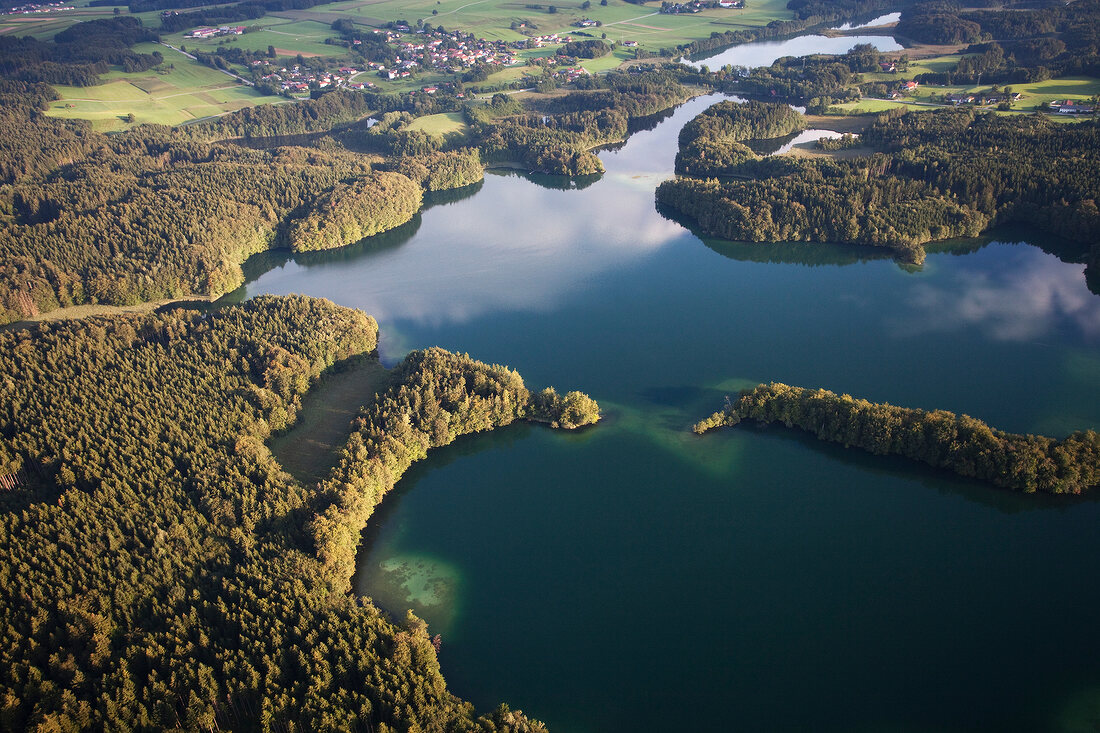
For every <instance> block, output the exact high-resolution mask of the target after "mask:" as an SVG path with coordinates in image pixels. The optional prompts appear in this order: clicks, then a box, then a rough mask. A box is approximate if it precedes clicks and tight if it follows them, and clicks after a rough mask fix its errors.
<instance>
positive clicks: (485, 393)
mask: <svg viewBox="0 0 1100 733" xmlns="http://www.w3.org/2000/svg"><path fill="white" fill-rule="evenodd" d="M376 343H377V327H376V325H375V323H374V321H373V320H372V319H371V318H370V317H368V316H366V315H364V314H363V313H361V312H358V311H354V310H350V309H346V308H340V307H337V306H335V305H333V304H331V303H329V302H328V301H323V300H315V299H310V298H304V297H288V298H276V297H261V298H256V299H253V300H250V301H248V302H246V303H244V304H242V305H239V306H230V307H226V308H222V309H220V310H218V311H216V312H214V313H212V314H209V315H202V314H199V313H196V312H192V311H186V310H177V311H173V312H169V313H164V314H156V315H148V316H119V317H114V318H110V319H105V318H94V319H88V320H84V321H70V322H62V323H59V324H42V325H41V326H40V327H39V328H38V329H36V330H34V331H28V330H22V331H14V332H7V333H2V334H0V472H2V477H3V480H2V481H0V486H2V487H4V488H3V489H2V490H0V551H2V552H3V555H4V558H5V561H4V563H3V564H0V727H2V728H3V729H5V730H77V729H89V728H92V729H126V730H133V729H144V730H151V729H167V728H185V729H189V730H199V729H201V730H212V729H216V730H252V729H263V730H291V729H295V730H311V731H312V730H315V731H333V732H335V731H416V730H419V731H443V730H447V731H485V732H486V733H489V732H490V731H537V730H542V726H541V725H540V724H538V723H536V722H533V721H529V720H527V719H526V718H525V717H524V716H523V715H522V714H520V713H513V712H510V711H508V709H507V708H505V707H501V708H499V709H498V710H497V711H495V712H494V713H492V714H490V715H485V716H478V715H477V714H475V712H474V711H473V709H472V708H471V706H470V705H469V704H467V703H464V702H462V701H461V700H459V699H457V698H455V697H454V696H453V695H452V694H451V693H450V692H449V691H448V690H447V688H446V685H445V683H444V680H443V678H442V677H441V676H440V674H439V666H438V662H437V660H436V651H435V649H434V647H433V645H432V643H431V640H430V639H429V636H428V633H427V631H426V629H425V625H424V623H423V622H421V621H419V620H418V619H416V618H415V617H412V616H410V617H408V618H407V619H399V620H394V619H389V618H387V617H386V616H385V615H384V614H383V613H382V612H380V611H379V610H378V609H377V608H375V607H374V606H372V605H371V604H370V603H367V602H364V601H363V600H362V599H359V598H356V597H354V596H352V595H350V594H349V590H350V580H351V575H350V573H351V570H352V565H351V563H352V560H353V558H354V554H355V547H356V546H357V545H358V540H359V537H358V532H359V529H361V527H362V525H363V523H365V522H366V520H367V518H369V516H370V512H371V510H372V509H373V507H374V505H375V504H376V503H377V502H378V501H379V500H380V499H381V497H382V495H383V494H384V493H385V491H386V490H388V489H389V488H390V487H391V486H392V485H393V483H394V482H396V481H397V480H398V479H399V478H400V476H401V473H402V472H403V471H404V470H405V469H406V468H407V467H408V465H409V463H410V462H411V461H413V460H416V459H418V458H422V457H423V456H424V452H425V451H426V450H427V449H428V448H429V447H434V446H437V445H444V444H446V443H448V442H450V441H451V440H454V439H455V438H456V437H457V436H459V435H462V434H465V433H469V432H472V431H477V430H486V429H492V428H494V427H498V426H500V425H504V424H507V423H509V422H511V421H513V420H515V419H519V418H523V417H527V416H532V417H535V418H538V419H548V418H553V419H556V420H563V419H565V416H566V410H565V408H564V406H563V407H562V409H560V410H559V411H558V412H557V413H554V414H546V413H545V408H544V406H543V405H541V404H535V401H533V400H532V399H531V396H530V394H529V393H528V391H527V390H526V388H525V386H524V385H523V382H522V380H521V379H520V378H519V376H518V375H517V374H516V373H515V372H513V371H511V370H508V369H506V368H504V367H491V366H488V365H485V364H481V363H479V362H476V361H474V360H472V359H470V358H469V357H465V356H456V355H453V354H448V353H447V352H443V351H440V350H430V351H428V352H414V353H413V354H411V355H410V356H409V358H408V359H407V360H406V361H405V362H404V363H403V364H402V365H401V366H399V367H398V368H397V370H396V374H395V375H394V379H393V380H391V384H392V386H391V387H390V389H389V391H387V392H385V393H384V394H381V395H377V396H375V397H374V398H369V397H365V399H367V400H371V401H369V402H368V404H367V405H366V407H364V409H363V411H362V413H361V416H360V417H359V418H358V419H357V420H356V422H355V425H354V429H353V432H352V438H351V440H350V441H349V443H348V446H347V448H346V449H345V451H344V456H343V460H342V461H341V463H340V465H339V467H338V468H337V469H336V470H335V471H334V473H333V475H332V476H331V478H330V479H328V480H326V481H325V482H323V483H322V485H321V486H320V487H316V486H304V485H301V484H299V483H297V482H296V481H295V480H294V479H293V478H292V477H291V476H290V475H289V474H287V473H286V472H285V471H284V470H283V469H282V468H281V467H280V466H279V465H278V463H277V462H276V461H275V460H274V459H273V457H272V456H271V454H270V452H269V451H268V449H267V447H266V446H265V440H266V439H267V438H268V437H269V436H270V435H271V434H272V433H273V432H275V431H278V430H281V429H283V428H285V427H287V426H288V425H289V424H290V423H291V422H292V421H293V420H294V418H295V416H296V414H297V412H298V410H299V409H300V405H301V398H302V395H303V394H304V393H305V391H306V390H307V389H308V388H309V386H310V384H311V383H312V382H313V381H314V380H315V379H316V378H317V377H318V375H320V374H321V373H322V371H323V370H325V369H326V368H328V367H330V366H331V365H333V364H334V363H336V362H337V361H339V360H342V359H345V358H348V357H350V356H352V355H355V354H365V353H369V352H371V351H372V350H373V349H374V348H375V345H376ZM564 401H565V400H562V401H561V402H564ZM573 401H574V402H575V403H580V404H583V405H585V406H586V407H587V409H588V412H587V414H586V415H585V419H586V420H592V419H595V418H596V417H597V416H598V408H596V407H595V404H594V403H591V401H589V400H587V398H583V399H582V398H581V397H577V398H573Z"/></svg>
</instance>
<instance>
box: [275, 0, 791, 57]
mask: <svg viewBox="0 0 1100 733" xmlns="http://www.w3.org/2000/svg"><path fill="white" fill-rule="evenodd" d="M536 4H538V5H541V6H542V8H541V9H538V8H531V7H528V5H536ZM550 5H554V7H555V8H556V10H557V12H555V13H550V12H549V7H550ZM659 9H660V3H657V2H650V3H647V4H645V5H633V4H630V3H626V2H623V0H608V4H607V5H606V6H601V5H600V4H599V3H598V2H593V3H592V4H591V7H589V8H588V9H584V10H582V9H581V3H580V2H575V1H570V2H565V3H560V2H559V3H548V2H541V3H526V2H509V1H508V0H474V1H473V2H471V1H470V0H381V1H380V2H369V1H368V2H364V0H350V1H349V2H342V3H332V4H329V5H324V6H321V8H318V9H311V10H302V11H288V12H286V13H276V15H279V16H284V17H286V16H289V15H290V14H293V17H296V18H312V17H315V16H316V17H317V19H318V20H320V19H321V15H322V14H323V15H324V19H325V20H329V21H330V22H331V19H334V18H335V17H336V16H339V17H347V18H350V19H351V20H352V21H354V22H356V23H360V24H362V25H365V26H375V25H376V24H377V23H378V22H389V21H397V20H405V21H409V22H411V23H415V22H416V21H417V20H418V19H422V20H424V21H425V22H430V23H432V24H433V25H442V26H443V27H445V28H447V29H448V30H455V29H458V30H462V31H465V32H468V33H473V34H474V35H476V36H478V37H480V38H487V39H493V40H497V39H500V40H509V41H512V40H519V39H521V38H523V36H522V35H521V34H520V33H519V32H517V31H513V30H511V29H510V27H511V25H512V23H513V22H515V23H526V24H527V29H528V30H531V31H533V32H535V33H538V34H548V33H569V32H574V33H575V32H576V31H577V30H579V29H577V28H574V27H573V26H572V24H573V23H574V22H575V21H578V20H580V19H581V18H591V19H592V20H597V21H600V22H601V23H603V26H602V27H600V28H588V29H586V32H588V33H590V34H592V35H595V36H597V37H598V36H599V34H601V33H607V37H608V39H609V40H614V41H621V40H636V41H638V43H639V45H640V46H641V47H642V48H645V49H648V50H657V49H660V48H664V47H669V46H675V45H677V44H680V43H687V42H690V41H693V40H697V39H700V38H708V37H709V36H710V34H711V33H712V32H723V31H728V30H738V29H741V28H750V27H755V26H761V25H766V24H767V23H769V22H771V21H773V20H776V19H783V20H785V19H789V18H791V17H792V14H791V12H790V11H789V10H787V7H786V2H785V0H759V1H756V0H753V1H752V2H750V7H749V8H746V9H744V10H708V11H705V12H703V13H698V14H694V15H661V14H659V13H658V11H659ZM433 11H435V13H436V14H435V15H433V14H432V13H433Z"/></svg>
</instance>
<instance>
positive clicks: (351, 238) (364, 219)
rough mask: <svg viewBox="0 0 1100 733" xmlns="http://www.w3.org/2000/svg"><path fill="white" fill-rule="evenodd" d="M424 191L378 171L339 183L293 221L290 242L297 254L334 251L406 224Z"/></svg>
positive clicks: (390, 174)
mask: <svg viewBox="0 0 1100 733" xmlns="http://www.w3.org/2000/svg"><path fill="white" fill-rule="evenodd" d="M422 198H423V191H422V190H421V188H420V186H419V185H417V184H416V183H414V182H413V181H411V180H409V178H408V177H407V176H404V175H402V174H400V173H390V172H385V171H384V172H378V173H373V174H371V175H370V176H369V177H367V178H360V179H358V180H356V181H354V182H352V183H348V184H344V183H337V184H336V185H335V186H334V187H333V188H332V190H331V191H329V192H328V193H326V194H325V195H324V196H320V197H318V198H317V200H316V201H315V202H314V203H313V205H312V206H311V208H310V211H309V213H308V214H307V215H306V216H304V217H302V218H301V219H295V220H294V221H293V222H291V224H290V227H289V231H288V240H289V243H290V247H291V249H293V250H295V251H296V252H309V251H313V250H318V249H335V248H336V247H343V246H345V245H348V244H352V243H354V242H358V241H359V240H360V239H363V238H365V237H369V236H371V235H373V234H378V233H379V232H384V231H386V230H387V229H393V228H394V227H396V226H399V225H401V224H404V223H405V222H407V221H408V220H409V219H411V218H412V217H413V215H414V214H415V213H416V212H417V211H419V210H420V204H421V201H422Z"/></svg>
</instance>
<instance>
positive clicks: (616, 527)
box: [239, 95, 1100, 733]
mask: <svg viewBox="0 0 1100 733" xmlns="http://www.w3.org/2000/svg"><path fill="white" fill-rule="evenodd" d="M719 98H720V97H718V96H716V95H712V96H710V97H703V98H698V99H695V100H692V101H691V102H689V103H687V104H685V105H683V106H682V107H680V108H679V109H677V110H676V111H675V112H674V113H673V114H671V116H667V117H666V118H664V119H663V120H661V121H659V122H657V124H656V127H654V128H653V129H649V130H643V131H640V132H637V133H636V134H634V135H633V136H632V137H631V138H630V140H629V141H628V142H627V143H626V144H625V145H624V146H621V147H620V148H618V149H616V150H605V151H603V152H601V153H600V156H601V158H602V160H603V161H604V164H605V166H606V168H607V173H606V175H604V176H603V177H602V178H600V179H598V180H592V179H587V180H582V181H576V182H568V181H563V180H562V179H555V178H548V177H539V176H527V175H519V174H515V173H491V174H489V175H487V176H486V179H485V181H484V183H482V184H480V185H478V186H474V187H471V188H470V189H467V190H464V191H460V192H451V193H450V194H448V195H447V196H445V197H440V198H438V199H437V200H436V202H435V203H434V204H432V205H430V206H429V207H427V208H426V209H425V210H424V211H423V212H422V214H420V215H418V216H417V217H416V218H415V219H414V220H413V221H412V222H410V223H409V224H407V225H405V226H404V227H401V228H400V229H399V230H396V231H394V232H390V233H387V234H386V235H382V236H380V237H375V238H373V239H370V240H366V241H364V242H362V243H360V244H358V245H355V246H353V247H350V248H346V249H344V250H339V251H336V252H328V253H323V254H314V255H302V256H298V257H296V258H294V259H285V257H283V258H282V259H279V258H268V260H266V263H265V264H263V265H262V267H264V268H270V269H268V270H267V271H266V272H263V273H262V274H256V275H255V276H254V279H253V280H252V281H251V282H249V283H248V285H247V286H246V287H245V289H244V291H243V292H242V293H240V294H239V295H242V296H248V297H250V296H253V295H256V294H260V293H291V292H300V293H307V294H310V295H317V296H324V297H327V298H331V299H332V300H334V301H336V302H338V303H342V304H344V305H349V306H355V307H359V308H362V309H363V310H365V311H367V312H368V313H371V314H373V315H374V316H376V317H377V318H378V321H379V323H380V326H381V329H382V341H381V346H380V349H381V352H382V356H383V358H384V360H385V361H386V362H387V363H393V362H395V361H397V360H399V359H400V358H401V357H402V356H403V355H404V354H405V353H406V352H407V351H408V350H409V349H414V348H421V347H427V346H432V345H439V346H443V347H445V348H448V349H451V350H455V351H465V352H469V353H471V354H472V355H474V356H476V357H477V358H479V359H482V360H484V361H488V362H497V363H506V364H509V365H510V366H513V367H515V368H517V369H518V370H519V371H520V372H521V374H523V375H524V378H525V379H526V381H527V383H528V385H529V386H531V387H533V388H541V387H542V386H544V385H547V384H552V385H553V386H555V387H556V388H558V389H559V391H560V390H568V389H581V390H584V391H586V392H588V393H589V394H591V395H592V396H593V397H594V398H596V399H597V400H598V401H599V402H600V404H601V405H602V407H603V409H604V413H605V419H604V421H603V422H602V423H601V424H600V425H597V426H595V427H594V428H591V429H587V430H584V431H582V432H579V433H572V434H571V433H563V432H557V431H552V430H549V429H546V428H543V427H533V426H514V427H512V428H509V429H505V430H502V431H499V432H496V433H493V434H490V435H486V436H478V437H471V438H466V439H462V440H460V441H459V442H457V443H456V444H454V445H452V446H449V447H448V448H445V449H441V450H439V451H435V452H434V453H433V454H432V455H431V456H430V457H429V459H428V460H427V461H424V462H422V463H421V464H418V465H417V466H415V467H414V468H413V470H412V471H410V473H409V474H408V475H407V476H406V478H405V479H403V480H402V482H401V483H400V484H399V486H398V488H397V490H395V492H394V494H393V495H391V496H390V497H388V498H387V499H386V501H385V502H384V503H383V505H382V506H381V507H380V509H379V512H378V513H377V514H376V515H375V517H374V519H373V520H372V524H371V526H370V527H369V528H368V530H367V533H366V536H365V537H364V548H363V551H362V552H361V554H360V563H359V573H358V576H357V578H356V580H355V587H356V590H357V591H358V592H360V593H363V594H366V595H369V596H372V597H373V598H374V599H375V600H376V601H377V602H378V603H379V604H380V605H381V606H383V607H384V608H387V609H389V610H391V611H393V612H394V613H395V615H398V616H401V615H403V613H404V609H405V608H410V607H411V608H413V609H414V610H415V612H416V613H417V614H419V615H421V616H422V617H424V618H425V619H427V620H428V621H429V623H430V629H431V633H440V634H442V638H443V644H442V649H441V652H440V655H439V658H440V663H441V665H442V668H443V672H444V674H445V676H446V677H447V680H448V682H449V684H450V686H451V689H452V690H453V691H454V692H455V693H456V694H458V695H460V696H462V697H464V698H466V699H469V700H471V701H472V702H474V703H475V704H476V705H477V706H478V707H479V708H481V709H483V710H488V709H491V708H492V707H495V705H496V704H497V703H498V702H500V701H506V702H508V703H509V705H511V706H512V707H513V708H519V709H522V710H524V711H525V712H527V713H528V714H530V715H532V716H533V717H536V718H538V719H541V720H544V721H546V722H547V723H548V724H549V725H550V726H551V729H552V730H555V731H579V732H587V731H611V732H613V733H617V732H620V731H622V732H626V731H656V730H744V731H804V730H815V731H880V730H891V731H944V730H952V731H954V730H959V731H964V730H965V731H1036V730H1052V731H1072V730H1089V728H1087V727H1084V726H1085V725H1086V724H1087V723H1088V721H1095V720H1096V718H1097V715H1098V713H1100V655H1098V652H1100V626H1098V624H1096V621H1095V609H1096V608H1098V607H1100V584H1097V582H1096V578H1097V576H1098V573H1100V532H1098V531H1097V527H1098V526H1100V502H1096V501H1095V500H1080V499H1072V498H1066V499H1060V498H1055V497H1032V496H1025V495H1017V494H1012V493H1009V492H1005V491H1001V490H997V489H993V488H990V487H986V486H983V485H980V484H976V483H974V482H971V481H966V480H963V479H959V478H956V477H953V476H950V475H946V474H944V473H941V472H937V471H933V470H930V469H927V468H924V467H921V466H916V465H913V464H910V463H907V462H905V461H902V460H899V459H892V458H883V457H875V456H870V455H866V454H863V453H860V452H857V451H852V450H845V449H844V448H842V447H840V446H836V445H831V444H824V443H820V442H818V441H815V440H812V439H810V438H807V437H805V436H803V435H800V434H798V433H796V432H793V431H789V430H786V429H782V428H767V429H761V428H757V427H752V426H738V427H737V428H734V429H728V430H724V431H719V432H716V433H713V434H709V435H707V436H703V437H697V436H694V435H692V434H690V433H689V432H688V427H689V426H690V425H691V424H692V423H693V422H695V421H696V420H698V419H700V418H702V417H705V416H707V415H709V414H710V413H711V412H713V411H715V410H718V409H719V408H720V407H721V406H722V404H723V402H724V398H725V396H726V395H732V394H735V393H736V391H737V390H738V389H740V388H741V387H743V386H748V385H752V384H756V383H758V382H761V381H772V380H775V381H783V382H787V383H790V384H796V385H802V386H807V387H819V386H820V387H826V388H828V389H832V390H835V391H837V392H847V393H851V394H853V395H856V396H860V397H865V398H868V399H871V400H877V401H888V402H890V403H893V404H898V405H906V406H913V407H925V408H943V409H948V410H952V411H955V412H964V413H968V414H970V415H974V416H976V417H979V418H981V419H983V420H986V421H988V422H989V423H991V424H992V425H995V426H997V427H1000V428H1003V429H1006V430H1011V431H1019V432H1035V433H1045V434H1049V435H1055V436H1063V435H1065V434H1066V433H1068V432H1070V431H1072V430H1076V429H1083V428H1088V427H1097V426H1100V378H1098V377H1100V298H1098V297H1097V296H1096V295H1094V294H1092V293H1090V292H1089V291H1088V290H1087V289H1086V287H1085V281H1084V277H1083V274H1082V273H1083V266H1082V265H1078V264H1067V263H1064V262H1061V261H1059V260H1058V259H1057V258H1056V257H1054V256H1052V255H1050V254H1046V253H1045V252H1044V251H1043V250H1041V249H1040V248H1038V247H1036V246H1033V245H1031V244H1027V243H1025V241H1016V240H1031V241H1038V240H1037V239H1036V238H1035V235H1034V234H1031V233H1027V232H1018V231H1006V232H1000V233H998V235H997V236H996V237H993V238H988V239H983V240H980V241H976V240H971V241H964V242H952V243H948V244H945V245H938V246H936V247H934V248H932V249H931V250H930V253H929V256H928V258H927V261H926V263H925V264H924V266H923V267H921V268H919V269H914V268H910V267H902V266H899V265H898V264H897V263H895V262H894V261H893V260H891V259H889V258H887V257H884V256H882V255H881V254H880V253H876V252H873V251H869V250H866V249H859V248H855V247H836V246H823V245H803V244H778V245H761V244H734V243H726V242H720V241H714V240H710V239H700V238H699V237H697V236H696V235H694V234H693V233H692V232H691V231H690V230H689V229H688V228H685V227H684V226H683V225H682V224H680V223H677V222H676V221H673V220H672V219H669V218H666V217H664V216H662V215H661V214H660V213H659V212H658V211H656V210H655V207H654V198H653V191H654V188H655V187H656V185H657V184H658V183H659V182H660V181H661V180H664V179H665V178H667V177H670V176H671V175H672V166H673V159H674V157H675V153H676V136H677V133H678V131H679V129H680V128H681V127H682V126H683V124H684V123H686V122H687V121H688V120H689V119H691V118H692V117H694V116H695V115H696V114H698V113H699V112H700V111H702V110H703V109H705V108H706V107H707V106H708V105H709V104H712V103H713V102H714V101H716V100H717V99H719ZM253 266H254V267H256V265H255V263H254V265H253Z"/></svg>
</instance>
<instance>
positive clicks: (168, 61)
mask: <svg viewBox="0 0 1100 733" xmlns="http://www.w3.org/2000/svg"><path fill="white" fill-rule="evenodd" d="M135 48H136V49H137V50H139V51H141V52H143V53H150V52H151V51H153V50H158V51H160V52H161V53H162V54H163V55H164V61H165V66H166V67H167V66H171V67H172V68H170V69H166V71H165V73H163V74H160V73H157V72H156V71H155V70H151V71H144V72H138V73H132V74H127V73H125V72H121V71H112V72H110V73H109V74H107V75H105V76H106V78H107V79H108V81H107V83H106V84H100V85H97V86H92V87H66V86H56V87H55V88H56V89H57V91H58V93H59V94H60V95H61V99H60V100H59V101H57V102H53V103H51V104H50V109H49V110H48V111H47V113H46V114H49V115H52V116H54V117H64V118H69V119H85V120H91V121H92V126H93V127H94V128H95V129H97V130H100V131H113V130H123V129H126V128H127V127H130V126H131V125H130V123H127V122H124V121H123V119H122V118H123V117H125V116H126V115H128V114H133V115H134V118H135V120H134V123H133V124H142V123H153V124H161V125H178V124H180V123H182V122H187V121H189V120H195V119H199V118H201V117H210V116H213V115H219V114H224V113H225V112H231V111H233V110H237V109H241V108H242V107H250V106H253V105H257V104H265V103H279V102H284V101H286V100H283V99H282V98H280V97H271V96H267V95H263V94H259V93H258V92H256V91H255V90H254V89H253V88H252V87H249V86H246V85H243V84H239V83H237V82H236V81H235V80H234V79H232V78H231V77H229V76H227V75H225V74H222V73H221V72H218V71H215V70H214V69H211V68H208V67H206V66H202V65H201V64H198V63H196V62H194V61H192V60H191V59H188V58H187V57H186V56H184V55H183V54H181V53H179V52H178V51H173V50H172V49H170V48H166V47H164V46H159V45H155V44H139V45H138V46H136V47H135Z"/></svg>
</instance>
